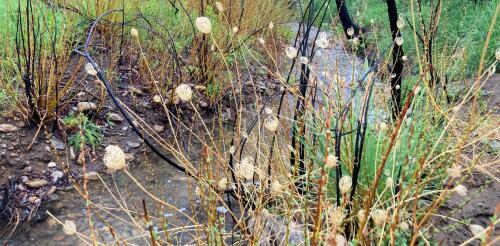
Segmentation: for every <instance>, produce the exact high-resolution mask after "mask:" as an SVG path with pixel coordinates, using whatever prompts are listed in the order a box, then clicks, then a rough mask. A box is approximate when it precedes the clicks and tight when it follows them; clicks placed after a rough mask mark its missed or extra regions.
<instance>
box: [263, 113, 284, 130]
mask: <svg viewBox="0 0 500 246" xmlns="http://www.w3.org/2000/svg"><path fill="white" fill-rule="evenodd" d="M279 125H280V121H279V120H278V117H276V116H274V115H269V116H267V118H266V119H265V120H264V127H265V128H266V129H267V130H269V131H271V132H275V131H276V130H278V126H279Z"/></svg>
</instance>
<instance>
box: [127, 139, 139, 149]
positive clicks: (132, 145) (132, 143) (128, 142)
mask: <svg viewBox="0 0 500 246" xmlns="http://www.w3.org/2000/svg"><path fill="white" fill-rule="evenodd" d="M127 146H128V147H130V148H139V147H140V146H141V144H140V143H136V142H130V141H127Z"/></svg>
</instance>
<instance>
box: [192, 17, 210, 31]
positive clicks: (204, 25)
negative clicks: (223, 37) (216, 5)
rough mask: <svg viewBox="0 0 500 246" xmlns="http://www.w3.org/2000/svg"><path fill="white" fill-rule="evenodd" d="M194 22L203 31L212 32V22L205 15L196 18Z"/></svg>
mask: <svg viewBox="0 0 500 246" xmlns="http://www.w3.org/2000/svg"><path fill="white" fill-rule="evenodd" d="M194 24H195V26H196V28H197V29H198V31H200V32H201V33H204V34H209V33H211V32H212V22H210V19H208V18H207V17H205V16H200V17H198V18H196V20H195V22H194Z"/></svg>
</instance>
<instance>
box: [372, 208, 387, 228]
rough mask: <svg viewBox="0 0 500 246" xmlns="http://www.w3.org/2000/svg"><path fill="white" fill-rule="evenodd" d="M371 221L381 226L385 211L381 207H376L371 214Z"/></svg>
mask: <svg viewBox="0 0 500 246" xmlns="http://www.w3.org/2000/svg"><path fill="white" fill-rule="evenodd" d="M372 219H373V223H375V225H376V226H379V227H382V226H383V225H384V224H385V220H386V213H385V210H383V209H376V210H375V211H373V214H372Z"/></svg>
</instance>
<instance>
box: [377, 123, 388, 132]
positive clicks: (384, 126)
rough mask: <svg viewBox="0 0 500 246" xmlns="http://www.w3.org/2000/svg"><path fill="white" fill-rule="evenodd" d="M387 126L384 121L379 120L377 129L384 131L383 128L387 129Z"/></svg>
mask: <svg viewBox="0 0 500 246" xmlns="http://www.w3.org/2000/svg"><path fill="white" fill-rule="evenodd" d="M387 128H388V126H387V123H385V122H380V123H379V124H378V129H379V130H380V131H385V130H387Z"/></svg>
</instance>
